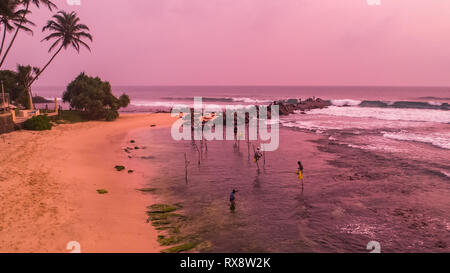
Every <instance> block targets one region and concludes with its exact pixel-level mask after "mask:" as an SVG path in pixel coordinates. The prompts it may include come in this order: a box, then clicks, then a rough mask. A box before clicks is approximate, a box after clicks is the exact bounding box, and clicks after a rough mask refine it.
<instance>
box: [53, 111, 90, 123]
mask: <svg viewBox="0 0 450 273" xmlns="http://www.w3.org/2000/svg"><path fill="white" fill-rule="evenodd" d="M60 119H61V120H65V121H67V122H69V123H78V122H86V121H88V120H87V119H86V118H85V117H84V113H83V112H81V111H74V110H72V111H68V110H65V111H61V113H60Z"/></svg>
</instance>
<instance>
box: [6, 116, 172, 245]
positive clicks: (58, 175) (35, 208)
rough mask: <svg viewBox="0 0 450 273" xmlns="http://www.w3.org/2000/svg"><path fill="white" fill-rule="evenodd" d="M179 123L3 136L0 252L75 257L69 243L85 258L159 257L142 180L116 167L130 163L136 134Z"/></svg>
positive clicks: (125, 123)
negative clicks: (131, 135)
mask: <svg viewBox="0 0 450 273" xmlns="http://www.w3.org/2000/svg"><path fill="white" fill-rule="evenodd" d="M173 122H174V119H172V118H170V116H169V115H168V114H139V115H137V114H136V115H135V114H133V115H122V116H121V117H120V118H119V119H118V120H117V121H115V122H87V123H78V124H71V125H58V126H56V127H55V128H53V130H52V131H46V132H30V131H17V132H13V133H10V134H6V135H2V136H0V162H1V163H0V252H27V253H28V252H57V253H61V252H70V251H69V250H67V243H68V242H70V241H77V242H79V243H80V245H81V251H82V252H159V251H160V250H161V248H160V246H159V244H158V243H157V241H156V238H157V233H156V231H155V230H154V229H153V228H152V226H151V225H149V224H147V223H146V219H147V218H146V215H145V207H146V206H148V205H150V204H152V199H151V196H149V195H144V194H142V193H140V192H138V191H137V190H136V189H138V188H140V187H143V185H144V181H143V179H142V177H141V176H140V175H139V174H137V173H134V174H129V173H128V172H127V171H123V172H120V173H119V172H117V171H116V170H115V169H114V166H116V165H124V166H126V164H127V160H128V154H127V153H125V152H124V151H123V148H124V147H125V146H127V142H129V139H126V137H127V133H128V132H129V131H130V130H132V129H135V128H144V127H147V128H149V129H151V128H150V125H151V124H155V125H157V126H158V128H160V127H163V126H166V127H169V126H170V125H171V124H172V123H173ZM128 145H129V144H128ZM146 171H147V170H146ZM98 189H106V190H108V194H105V195H100V194H98V193H97V190H98Z"/></svg>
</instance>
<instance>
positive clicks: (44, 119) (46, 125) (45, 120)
mask: <svg viewBox="0 0 450 273" xmlns="http://www.w3.org/2000/svg"><path fill="white" fill-rule="evenodd" d="M52 126H53V124H52V122H51V120H50V118H49V117H48V116H36V117H32V118H31V119H29V120H27V121H25V123H24V124H23V128H24V129H26V130H32V131H45V130H51V129H52Z"/></svg>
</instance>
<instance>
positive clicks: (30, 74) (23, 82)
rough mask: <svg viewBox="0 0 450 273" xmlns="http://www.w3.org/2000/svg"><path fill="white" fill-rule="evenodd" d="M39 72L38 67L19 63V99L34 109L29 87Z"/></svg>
mask: <svg viewBox="0 0 450 273" xmlns="http://www.w3.org/2000/svg"><path fill="white" fill-rule="evenodd" d="M38 72H39V69H38V68H37V67H31V66H29V65H27V66H23V65H17V72H16V81H17V85H18V88H19V89H20V95H19V101H20V103H21V104H22V105H24V106H25V107H27V106H28V107H29V108H30V109H33V100H32V97H33V96H32V94H31V91H30V88H29V85H30V83H31V81H32V80H33V79H34V77H35V76H36V75H37V73H38Z"/></svg>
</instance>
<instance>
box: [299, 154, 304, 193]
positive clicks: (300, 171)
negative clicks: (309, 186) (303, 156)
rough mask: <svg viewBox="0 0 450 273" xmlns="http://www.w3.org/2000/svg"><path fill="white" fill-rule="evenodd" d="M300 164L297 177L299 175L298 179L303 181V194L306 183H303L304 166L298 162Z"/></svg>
mask: <svg viewBox="0 0 450 273" xmlns="http://www.w3.org/2000/svg"><path fill="white" fill-rule="evenodd" d="M297 164H298V170H297V175H298V179H300V180H301V181H302V192H303V190H304V183H303V165H302V162H301V161H299V162H297Z"/></svg>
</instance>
